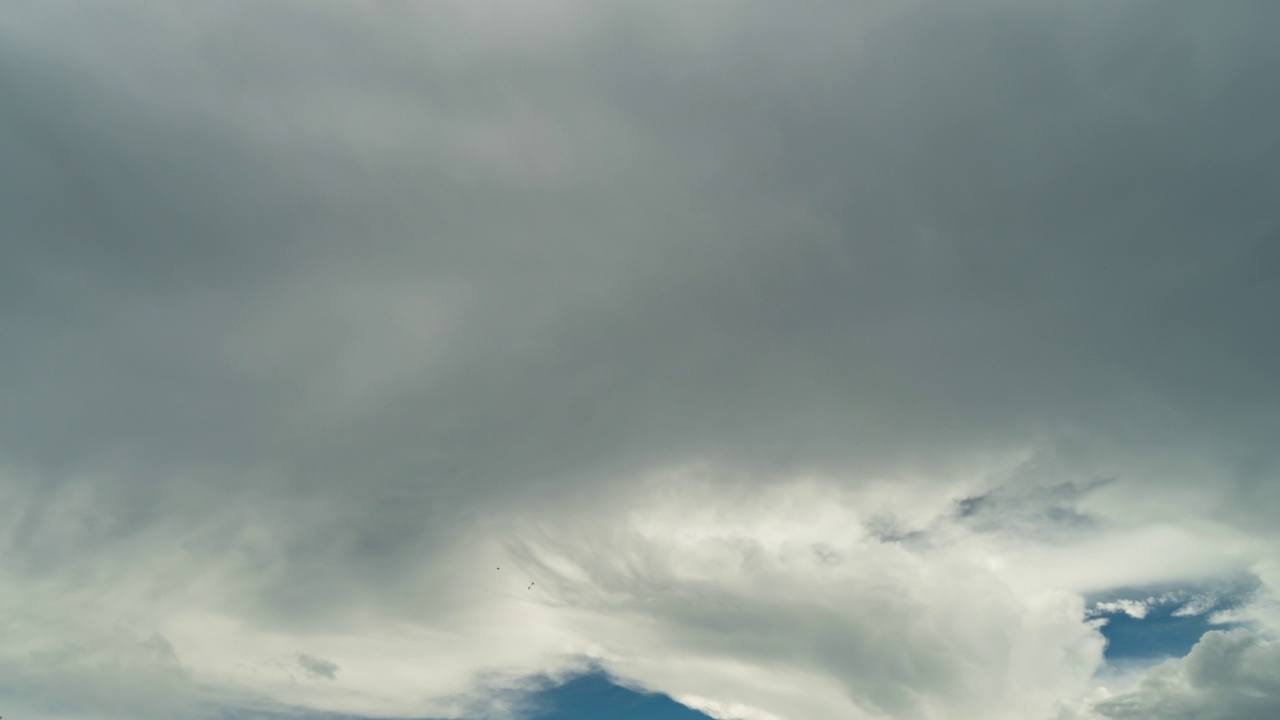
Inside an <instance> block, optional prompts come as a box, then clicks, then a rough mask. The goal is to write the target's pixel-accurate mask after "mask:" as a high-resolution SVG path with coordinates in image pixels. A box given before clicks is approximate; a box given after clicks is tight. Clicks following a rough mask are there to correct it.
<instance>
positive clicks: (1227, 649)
mask: <svg viewBox="0 0 1280 720" xmlns="http://www.w3.org/2000/svg"><path fill="white" fill-rule="evenodd" d="M1094 711H1095V712H1096V713H1097V714H1098V715H1099V716H1101V717H1104V718H1115V719H1118V720H1119V719H1123V720H1128V719H1130V718H1132V719H1134V720H1136V719H1137V718H1157V717H1158V718H1169V720H1184V719H1185V720H1192V719H1193V718H1195V719H1196V720H1200V719H1203V720H1255V719H1258V718H1267V717H1274V716H1276V715H1277V714H1278V713H1280V642H1276V641H1275V640H1270V639H1266V638H1263V637H1260V636H1259V635H1257V634H1256V633H1254V632H1252V631H1249V630H1246V629H1243V628H1238V629H1234V630H1229V631H1223V630H1214V631H1211V632H1208V633H1205V635H1204V637H1203V638H1201V639H1200V642H1198V643H1196V646H1195V647H1194V648H1193V649H1192V650H1191V653H1190V654H1188V655H1187V656H1186V657H1185V658H1180V659H1177V660H1168V661H1166V662H1164V663H1163V664H1161V665H1160V666H1158V667H1156V668H1154V669H1152V670H1151V671H1150V672H1149V673H1147V675H1146V676H1145V677H1144V678H1143V679H1142V681H1141V684H1139V685H1138V687H1137V688H1136V689H1134V690H1132V691H1130V692H1127V693H1123V694H1120V695H1116V696H1114V697H1111V698H1108V699H1106V700H1103V701H1101V702H1099V703H1098V704H1097V705H1096V706H1095V708H1094Z"/></svg>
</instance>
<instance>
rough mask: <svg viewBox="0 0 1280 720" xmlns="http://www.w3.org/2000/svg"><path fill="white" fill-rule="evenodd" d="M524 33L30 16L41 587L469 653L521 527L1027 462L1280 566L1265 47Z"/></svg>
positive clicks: (17, 332)
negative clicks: (452, 612) (471, 546)
mask: <svg viewBox="0 0 1280 720" xmlns="http://www.w3.org/2000/svg"><path fill="white" fill-rule="evenodd" d="M503 8H504V9H505V10H507V11H509V12H508V13H506V14H504V13H503V12H498V13H496V14H494V15H493V16H492V17H487V18H486V17H482V16H481V15H479V14H477V12H478V11H470V10H468V8H466V7H463V6H453V5H440V6H436V5H430V6H424V5H416V4H373V3H338V2H326V3H315V4H308V5H307V7H306V8H305V9H304V8H302V7H301V6H300V5H298V4H294V3H285V2H259V3H247V2H236V3H223V4H219V5H217V6H216V7H207V8H205V7H199V6H198V5H197V4H195V3H166V4H161V3H156V2H141V1H138V2H128V3H122V4H116V5H113V6H112V7H110V8H108V7H105V6H103V7H95V8H83V7H81V6H77V5H75V4H70V3H56V2H40V3H34V2H19V3H16V4H14V5H13V6H12V8H11V9H8V10H6V11H4V13H3V15H4V17H3V19H0V96H2V97H4V98H5V101H4V102H3V103H0V237H2V238H3V239H2V241H0V242H2V243H3V248H4V253H5V255H4V261H3V262H0V335H2V336H3V337H4V338H5V340H4V346H5V350H4V352H3V353H2V354H0V396H3V397H4V398H5V402H4V403H3V406H0V460H3V463H4V467H5V468H6V469H5V470H4V477H3V483H4V486H5V488H4V491H5V493H7V496H8V497H9V498H11V499H12V500H13V502H12V503H10V507H11V508H19V509H18V510H13V511H12V512H13V513H14V517H13V518H12V520H13V523H12V527H13V528H14V529H13V530H12V532H11V533H10V535H9V536H8V539H7V540H6V542H7V543H8V544H7V546H6V547H7V548H8V550H7V552H8V557H10V558H11V560H8V561H6V562H7V563H8V566H9V567H10V568H11V571H12V572H16V573H19V574H25V576H30V577H45V576H54V575H57V574H58V573H62V572H65V573H73V572H75V571H76V570H77V568H85V567H89V566H90V565H92V564H93V563H94V562H108V561H115V562H121V563H126V562H127V560H126V559H125V558H128V557H129V556H130V555H129V554H130V553H131V552H133V551H134V550H133V549H134V548H136V547H137V546H138V544H139V543H143V544H145V543H146V542H147V541H148V539H149V538H159V537H172V536H175V535H176V536H181V537H184V538H185V539H186V540H185V541H186V543H187V544H186V545H185V547H186V548H187V551H188V552H190V553H191V554H192V557H193V558H196V559H197V560H196V561H195V562H196V563H197V564H198V563H199V562H202V561H205V560H207V559H209V558H222V559H225V558H226V557H227V554H228V553H229V551H228V549H227V548H228V547H229V546H235V547H236V548H237V550H236V551H235V552H236V553H238V554H236V555H235V556H234V558H233V559H232V560H231V561H230V562H232V563H233V564H234V565H235V567H236V568H237V570H236V572H237V573H238V577H240V578H241V580H242V581H243V587H237V588H235V589H233V591H231V592H230V593H229V595H230V596H231V597H232V598H234V599H233V600H230V601H229V602H232V604H235V605H242V606H244V607H243V611H244V612H246V613H253V614H259V615H261V616H263V617H269V618H272V619H273V621H276V622H280V623H282V624H295V623H296V624H304V625H305V624H307V623H321V622H323V620H324V619H325V618H329V617H333V616H335V615H336V614H338V613H339V612H340V611H341V609H342V608H344V607H348V606H351V605H359V604H361V603H372V604H382V605H385V606H388V607H391V608H395V609H396V611H397V612H401V611H402V612H405V613H417V614H431V613H435V612H443V611H444V608H447V607H450V603H452V602H454V601H455V599H453V598H452V595H451V592H452V591H451V590H450V589H449V587H448V584H447V583H445V582H444V581H443V577H444V576H443V575H442V576H441V578H440V582H438V583H436V586H437V587H439V588H440V589H439V592H438V593H436V594H434V595H432V596H431V597H430V598H421V597H418V596H416V595H412V596H411V595H410V594H408V592H407V591H405V592H404V593H399V594H398V591H397V589H396V588H397V587H399V585H398V583H399V582H400V578H402V577H403V576H404V574H405V572H406V568H410V567H414V566H416V564H417V563H419V562H420V561H421V558H423V557H426V556H429V555H430V552H431V551H432V550H434V549H437V548H439V547H442V546H444V545H446V544H449V543H453V542H457V541H458V540H459V538H464V537H466V535H465V533H467V532H470V528H473V527H474V526H475V525H476V523H481V522H483V521H485V520H486V519H488V518H491V517H494V516H496V514H498V513H500V511H501V510H503V509H506V508H511V507H529V508H533V509H534V510H535V511H536V510H537V509H540V508H541V509H545V510H547V511H548V512H552V511H554V510H555V508H556V507H558V506H559V505H561V504H571V503H590V502H593V499H598V498H600V497H607V496H609V495H610V494H612V493H614V492H615V491H618V490H620V489H624V488H621V483H622V482H623V481H622V480H618V481H614V480H613V479H614V478H629V477H631V476H633V475H634V474H635V473H637V472H643V471H646V470H648V469H651V468H658V467H664V466H669V465H672V464H676V463H680V462H683V461H686V460H690V459H699V460H708V459H709V460H712V461H717V462H723V463H725V464H727V465H732V466H735V467H741V468H744V469H745V472H747V473H748V474H751V475H755V476H758V477H769V476H770V474H771V473H772V472H774V471H781V470H786V469H792V468H796V467H802V468H807V469H819V470H822V471H826V472H831V473H835V474H837V475H841V476H848V477H858V476H860V475H862V474H875V473H889V474H892V473H893V472H895V471H898V470H901V469H903V468H909V469H911V470H912V471H916V470H919V471H921V472H925V473H926V474H927V473H929V472H937V473H939V474H940V475H945V474H946V468H948V467H950V464H951V463H953V462H956V458H962V457H968V456H970V455H982V454H987V453H1002V452H1013V451H1017V450H1019V449H1021V448H1025V447H1027V446H1036V447H1041V448H1045V449H1047V450H1048V451H1049V452H1051V453H1052V454H1054V457H1055V458H1057V460H1056V461H1057V462H1059V463H1061V466H1062V467H1063V468H1064V469H1065V471H1066V472H1068V473H1069V474H1071V476H1072V477H1073V478H1074V477H1085V478H1091V477H1096V476H1100V475H1106V476H1109V477H1110V476H1114V477H1116V480H1117V482H1116V483H1114V486H1110V487H1108V488H1105V489H1103V490H1101V491H1100V492H1099V495H1100V496H1102V497H1104V498H1110V499H1111V502H1112V507H1111V508H1110V512H1113V513H1123V512H1129V511H1130V508H1128V507H1127V506H1124V505H1121V503H1123V502H1128V501H1131V500H1133V499H1134V498H1143V497H1148V496H1150V495H1151V493H1152V492H1155V491H1158V490H1159V489H1163V488H1166V487H1169V488H1181V489H1184V490H1185V489H1189V491H1191V492H1203V493H1209V494H1211V495H1214V497H1215V498H1216V501H1215V502H1214V503H1211V504H1208V505H1206V506H1205V507H1204V508H1203V510H1204V512H1205V513H1211V514H1213V516H1214V517H1216V518H1218V519H1222V520H1225V521H1226V522H1228V523H1232V524H1234V525H1236V526H1238V527H1241V528H1245V529H1253V530H1255V531H1257V532H1271V531H1272V529H1273V528H1274V527H1275V524H1274V521H1275V517H1274V510H1273V508H1274V507H1276V504H1275V501H1276V500H1277V496H1276V488H1277V487H1280V484H1277V482H1276V479H1277V478H1276V472H1277V464H1276V461H1277V456H1276V454H1275V453H1276V451H1275V449H1274V437H1275V435H1276V433H1277V431H1278V430H1280V427H1277V418H1280V414H1277V413H1276V408H1277V402H1278V401H1280V383H1278V382H1277V380H1276V376H1275V373H1274V371H1273V366H1274V358H1275V356H1276V354H1277V351H1280V344H1277V339H1276V338H1277V335H1276V333H1275V332H1273V331H1272V326H1273V325H1274V318H1275V317H1276V316H1277V313H1280V250H1278V249H1277V248H1280V244H1278V243H1277V240H1278V239H1280V236H1278V233H1280V217H1277V212H1276V209H1275V207H1276V206H1275V202H1274V199H1275V197H1276V196H1277V194H1278V193H1280V95H1278V91H1277V90H1276V87H1277V86H1276V84H1275V82H1274V77H1275V71H1276V69H1277V67H1280V47H1277V45H1276V44H1275V43H1274V42H1273V39H1272V37H1271V34H1270V33H1269V32H1268V29H1269V28H1271V27H1274V26H1275V24H1276V23H1277V22H1278V21H1280V17H1277V12H1278V11H1277V9H1275V8H1274V7H1273V6H1272V5H1271V4H1266V3H1235V4H1229V5H1213V6H1210V5H1208V4H1202V3H1191V2H1176V3H1174V2H1139V3H1126V4H1123V5H1116V4H1112V3H1102V2H1094V3H1083V4H1079V3H1071V4H1068V3H1049V2H1032V3H1011V2H999V1H995V0H992V1H990V2H986V1H984V2H973V3H965V4H954V3H952V4H942V3H936V4H934V3H924V4H922V6H921V7H920V8H906V7H897V6H894V7H890V6H888V5H866V4H837V3H816V4H813V5H810V6H806V8H803V9H801V8H796V7H793V6H791V5H788V4H783V3H765V2H753V3H746V4H729V3H711V4H707V5H704V6H700V7H698V8H690V7H686V6H683V5H680V4H675V3H657V4H649V5H645V6H643V7H638V6H637V7H630V6H628V7H617V8H609V9H605V8H585V7H576V6H575V5H573V4H571V3H566V4H559V3H557V4H548V5H547V9H546V10H545V12H542V11H540V12H534V11H532V10H527V9H526V10H518V9H517V8H515V7H514V6H511V7H506V6H503ZM1170 468H1174V469H1175V470H1176V471H1174V472H1170V471H1169V470H1170ZM1188 468H1190V469H1188ZM1072 482H1075V480H1072ZM84 487H87V488H88V489H87V490H84V492H86V493H88V497H89V498H90V499H88V500H85V501H84V505H83V509H82V510H78V511H77V512H80V513H81V514H80V515H76V516H75V518H73V519H72V520H66V522H65V526H66V527H67V528H68V529H67V530H66V531H65V532H62V531H59V532H53V531H51V530H49V528H51V527H54V525H55V524H57V523H58V522H62V521H61V520H59V518H63V516H64V515H65V512H66V511H65V509H64V506H65V504H66V502H67V500H66V498H67V497H68V496H69V495H70V496H75V497H79V495H76V493H79V492H81V490H79V489H78V488H84ZM1064 487H1070V488H1074V487H1075V486H1074V485H1072V486H1064ZM1108 492H1110V493H1113V494H1111V495H1107V493H1108ZM990 497H991V498H996V497H1004V496H990ZM975 502H977V503H978V504H979V505H985V504H989V502H988V501H987V500H982V501H981V502H979V501H975ZM992 502H993V501H992ZM1037 502H1038V501H1037ZM1006 504H1007V503H1006ZM1015 504H1016V503H1015ZM77 507H79V506H77ZM975 507H976V506H975ZM1095 510H1096V508H1095ZM1132 511H1133V512H1143V510H1141V509H1133V510H1132ZM1037 512H1040V510H1035V509H1033V510H1028V511H1027V513H1029V516H1032V517H1038V516H1037V515H1036V514H1035V513H1037ZM1064 512H1066V511H1064ZM1071 512H1075V510H1071ZM1151 512H1153V513H1155V512H1165V513H1166V514H1168V513H1169V512H1171V511H1167V510H1152V511H1151ZM59 513H62V515H60V514H59ZM970 514H972V515H974V517H975V518H980V517H981V516H982V513H981V512H979V511H977V510H975V511H974V512H973V513H970ZM1174 514H1176V513H1174ZM1080 517H1084V516H1083V515H1081V516H1080ZM1073 518H1074V516H1073V517H1072V518H1067V519H1066V520H1064V522H1069V521H1074V520H1073ZM976 521H977V520H975V522H976ZM247 524H253V525H254V526H255V527H257V526H262V527H267V528H270V531H269V532H267V531H264V532H265V534H264V535H262V536H261V538H263V539H260V540H255V541H254V542H255V543H259V544H257V545H253V546H252V547H247V546H241V545H236V544H235V542H233V541H232V540H231V538H234V537H238V536H237V535H236V532H237V530H238V529H240V528H243V527H244V526H246V525H247ZM58 526H59V527H62V525H58ZM236 542H239V541H236ZM131 543H133V544H131ZM246 548H247V549H246ZM113 559H114V560H113ZM193 572H194V571H193ZM439 572H440V573H446V572H447V571H446V570H440V571H439ZM370 588H377V589H378V590H377V592H376V593H375V592H374V591H373V590H370ZM410 607H412V608H413V609H412V610H409V609H408V608H410Z"/></svg>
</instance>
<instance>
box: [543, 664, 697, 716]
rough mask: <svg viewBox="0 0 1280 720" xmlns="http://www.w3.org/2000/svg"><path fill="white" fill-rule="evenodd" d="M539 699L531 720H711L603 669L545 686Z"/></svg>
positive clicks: (664, 696)
mask: <svg viewBox="0 0 1280 720" xmlns="http://www.w3.org/2000/svg"><path fill="white" fill-rule="evenodd" d="M535 702H536V705H537V707H538V708H539V710H538V712H536V713H535V714H534V715H533V716H532V718H531V720H599V719H600V718H610V719H611V720H710V718H709V716H707V715H704V714H703V713H700V712H698V711H696V710H691V709H689V708H687V707H685V706H684V705H681V704H680V703H678V702H676V701H675V700H672V699H671V698H670V697H667V696H666V695H662V694H658V693H641V692H636V691H634V690H630V689H628V688H625V687H622V686H621V685H618V684H617V683H615V682H613V680H612V679H610V677H609V676H608V674H607V673H604V672H600V671H595V672H591V673H588V674H586V675H581V676H579V677H577V678H574V679H573V680H570V681H569V682H566V683H564V684H562V685H559V686H557V687H553V688H550V689H547V690H544V691H542V692H540V693H538V695H537V696H536V697H535Z"/></svg>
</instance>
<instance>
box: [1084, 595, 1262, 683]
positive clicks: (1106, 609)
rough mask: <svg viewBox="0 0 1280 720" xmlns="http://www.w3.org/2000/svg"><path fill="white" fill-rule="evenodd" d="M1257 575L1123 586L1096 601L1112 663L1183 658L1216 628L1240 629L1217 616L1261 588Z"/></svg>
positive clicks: (1094, 610) (1093, 607)
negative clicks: (1184, 583) (1170, 583)
mask: <svg viewBox="0 0 1280 720" xmlns="http://www.w3.org/2000/svg"><path fill="white" fill-rule="evenodd" d="M1257 584H1258V581H1257V579H1256V578H1253V577H1251V576H1250V577H1244V578H1232V579H1230V580H1227V581H1220V582H1216V583H1207V584H1200V585H1180V586H1160V587H1146V588H1123V589H1120V590H1116V591H1112V592H1110V593H1107V594H1105V595H1100V596H1097V597H1093V598H1090V603H1089V607H1090V608H1091V610H1090V615H1091V616H1092V617H1096V618H1102V619H1105V620H1106V621H1107V622H1106V624H1105V625H1103V626H1102V628H1101V632H1102V635H1103V636H1104V637H1105V638H1106V639H1107V649H1106V658H1107V660H1108V661H1109V662H1116V661H1131V660H1157V659H1161V658H1167V657H1182V656H1183V655H1186V654H1187V653H1188V652H1190V650H1191V648H1192V647H1193V646H1194V645H1195V644H1196V642H1198V641H1199V640H1200V637H1201V636H1202V635H1204V634H1205V633H1206V632H1208V631H1210V630H1223V629H1227V628H1230V627H1234V625H1231V624H1222V623H1214V622H1212V619H1213V615H1214V613H1216V612H1219V611H1222V610H1228V609H1231V608H1234V607H1236V606H1238V605H1239V604H1240V603H1241V602H1242V601H1243V600H1244V599H1245V597H1246V596H1247V595H1248V594H1249V593H1250V592H1252V591H1253V590H1254V589H1256V587H1257Z"/></svg>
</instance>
